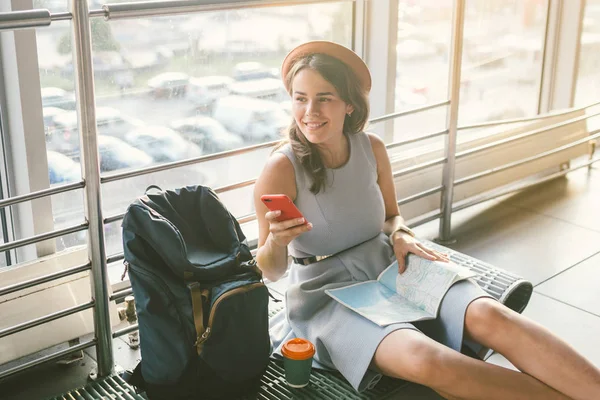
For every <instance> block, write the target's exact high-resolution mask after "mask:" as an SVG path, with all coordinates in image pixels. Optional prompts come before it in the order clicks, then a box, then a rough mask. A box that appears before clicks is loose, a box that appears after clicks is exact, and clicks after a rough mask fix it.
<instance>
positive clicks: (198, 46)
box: [37, 0, 353, 255]
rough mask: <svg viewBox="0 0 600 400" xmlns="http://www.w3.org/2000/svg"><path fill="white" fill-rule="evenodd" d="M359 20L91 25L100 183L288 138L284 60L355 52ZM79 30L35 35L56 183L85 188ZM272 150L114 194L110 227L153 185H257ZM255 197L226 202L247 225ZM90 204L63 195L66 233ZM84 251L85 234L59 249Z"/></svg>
mask: <svg viewBox="0 0 600 400" xmlns="http://www.w3.org/2000/svg"><path fill="white" fill-rule="evenodd" d="M38 3H44V1H42V0H39V1H38ZM50 3H53V2H50ZM92 3H94V2H92ZM42 6H43V4H42ZM91 8H92V9H93V8H94V5H93V4H92V6H91ZM352 9H353V6H352V3H349V2H340V3H335V2H334V3H323V4H311V5H298V6H290V7H278V8H273V7H268V8H258V9H250V10H245V9H244V10H232V11H220V12H205V13H196V14H186V15H181V16H180V15H178V16H165V17H155V18H143V19H142V18H140V19H132V20H126V21H121V20H116V21H110V22H107V21H105V20H104V19H102V18H93V19H92V20H91V24H92V25H91V30H92V41H93V46H92V47H93V63H94V73H95V88H96V106H97V109H96V118H97V125H98V134H99V137H98V144H99V151H100V168H101V170H102V173H103V174H112V173H118V172H122V171H125V170H130V169H134V168H143V167H148V166H152V165H157V164H162V163H168V162H173V161H178V160H182V159H186V158H190V157H196V156H200V155H206V154H211V153H215V152H221V151H225V150H231V149H235V148H240V147H244V146H248V145H251V144H256V143H261V142H265V141H271V140H274V139H278V138H280V137H281V133H280V132H281V130H282V129H283V128H285V127H286V126H287V125H288V124H289V122H290V118H291V116H290V112H291V110H290V109H291V107H290V106H291V103H290V101H289V99H288V95H287V93H286V92H285V90H284V88H283V84H282V83H281V79H280V76H279V66H280V64H281V62H282V60H283V58H284V57H285V55H286V54H287V53H288V52H289V50H291V49H292V48H293V47H294V46H295V45H297V44H300V43H302V42H305V41H308V40H323V39H324V40H332V41H336V42H338V43H341V44H343V45H345V46H348V47H350V46H351V44H352ZM69 24H70V23H69V22H68V21H67V22H54V23H52V26H51V27H50V28H40V29H38V30H37V42H38V57H39V63H40V79H41V86H42V88H41V90H42V101H43V114H44V121H45V131H46V147H47V153H48V161H49V166H50V180H51V184H58V183H64V182H68V181H73V180H78V179H80V173H79V169H80V167H79V161H80V150H79V133H78V121H77V116H76V112H75V104H74V91H73V90H74V80H73V65H72V56H71V30H70V25H69ZM269 151H270V150H262V151H256V152H253V153H250V154H245V155H241V156H236V157H233V158H229V159H220V160H214V161H211V162H207V163H202V164H199V165H195V166H189V167H182V168H177V169H172V170H168V171H163V172H158V173H153V174H150V175H145V176H140V177H136V178H129V179H125V180H118V181H113V182H109V183H105V184H103V186H102V195H103V212H104V216H105V217H110V216H113V215H116V214H120V213H123V212H124V211H125V209H126V207H127V205H128V204H129V203H130V202H131V201H132V200H133V199H135V198H136V197H137V196H139V195H140V194H142V193H143V192H144V189H145V188H146V187H147V186H148V185H150V184H156V185H159V186H161V187H163V188H173V187H177V186H183V185H189V184H203V185H209V186H211V187H215V188H216V187H220V186H224V185H227V184H231V183H235V182H239V181H243V180H247V179H252V178H255V177H256V176H257V175H258V173H259V172H260V170H261V169H262V167H263V165H264V161H265V160H266V159H267V157H268V154H269ZM53 171H56V172H53ZM251 191H252V188H251V187H247V188H244V189H240V190H237V191H235V192H233V193H226V194H223V195H222V196H221V197H222V199H223V200H224V201H225V203H226V205H227V207H228V208H229V209H230V211H232V213H233V214H234V215H236V216H238V217H239V216H243V215H247V214H250V213H252V212H253V204H252V196H251ZM81 194H82V193H81V191H77V192H75V194H74V193H73V192H70V193H66V194H62V195H57V196H53V199H52V200H53V213H54V220H55V227H56V228H60V227H62V226H67V225H72V224H73V223H74V221H80V220H81V219H82V218H83V202H82V196H81ZM120 225H121V222H120V221H117V222H114V223H111V224H107V225H106V242H107V254H109V255H110V254H115V253H118V252H120V251H122V247H121V228H120ZM84 242H85V234H73V235H70V237H68V238H61V239H60V240H59V242H58V243H59V246H58V247H59V249H60V248H65V247H69V246H73V245H76V244H83V243H84Z"/></svg>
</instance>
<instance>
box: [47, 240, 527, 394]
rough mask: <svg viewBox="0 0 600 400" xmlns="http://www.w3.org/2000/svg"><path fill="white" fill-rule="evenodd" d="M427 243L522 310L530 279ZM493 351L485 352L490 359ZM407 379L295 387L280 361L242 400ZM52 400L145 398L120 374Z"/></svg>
mask: <svg viewBox="0 0 600 400" xmlns="http://www.w3.org/2000/svg"><path fill="white" fill-rule="evenodd" d="M423 242H425V243H427V244H428V246H431V247H433V248H435V249H437V250H440V251H443V252H446V253H447V254H448V255H449V256H450V259H451V260H452V261H454V262H455V263H457V264H459V265H463V266H465V267H468V268H470V269H471V270H473V271H475V272H477V274H478V275H477V277H475V278H474V279H475V281H476V282H477V283H478V284H479V285H480V286H481V287H482V288H483V289H484V290H485V291H486V292H487V293H489V294H490V295H491V296H493V297H494V298H496V299H497V300H499V301H500V302H502V303H504V304H505V305H506V306H507V307H509V308H511V309H512V310H514V311H517V312H522V311H523V310H524V309H525V307H526V306H527V303H528V302H529V299H530V298H531V294H532V292H533V285H532V284H531V282H528V281H526V280H525V279H523V278H521V277H519V276H517V275H515V274H512V273H510V272H508V271H505V270H503V269H500V268H496V267H494V266H493V265H490V264H488V263H485V262H483V261H480V260H477V259H475V258H473V257H470V256H467V255H465V254H462V253H459V252H457V251H454V250H452V249H449V248H446V247H444V246H440V245H438V244H436V243H434V242H431V241H426V240H423ZM282 308H283V306H281V305H278V304H274V303H271V310H270V316H273V315H275V313H277V312H279V311H280V310H281V309H282ZM490 354H491V352H490V353H488V354H486V356H485V358H487V357H488V356H489V355H490ZM406 385H407V382H405V381H402V380H398V379H392V378H388V377H384V378H383V379H382V380H381V381H380V382H379V383H378V384H377V386H376V387H375V388H374V389H371V390H368V391H366V392H363V393H360V394H359V393H356V391H355V390H354V389H353V388H352V387H351V386H350V384H349V383H348V382H346V380H345V379H344V378H343V377H342V376H341V375H340V374H339V373H337V372H326V371H320V370H313V373H312V375H311V378H310V383H309V385H308V386H307V387H305V388H302V389H293V388H291V387H289V386H288V385H286V383H285V378H284V373H283V366H282V364H281V363H280V362H278V361H271V363H270V364H269V366H268V368H267V371H266V372H265V374H264V376H263V378H262V381H261V387H260V389H259V391H258V393H257V394H253V395H252V396H248V397H246V398H244V399H243V400H254V399H260V400H266V399H269V400H274V399H278V400H279V399H286V400H287V399H315V400H316V399H330V400H337V399H342V398H343V399H350V400H375V399H386V398H389V397H390V396H392V395H394V394H396V393H400V392H401V391H402V389H403V388H404V387H405V386H406ZM50 399H51V400H73V399H77V400H80V399H81V400H100V399H119V400H138V399H145V397H144V396H143V395H140V394H136V393H135V390H134V389H133V387H131V386H130V385H128V384H127V383H126V382H125V381H124V380H123V379H121V377H119V376H116V375H114V376H109V377H107V378H103V379H100V380H98V381H96V382H93V383H90V384H88V385H86V386H85V387H82V388H78V389H74V390H71V391H69V392H68V393H65V394H62V395H60V396H55V397H51V398H50Z"/></svg>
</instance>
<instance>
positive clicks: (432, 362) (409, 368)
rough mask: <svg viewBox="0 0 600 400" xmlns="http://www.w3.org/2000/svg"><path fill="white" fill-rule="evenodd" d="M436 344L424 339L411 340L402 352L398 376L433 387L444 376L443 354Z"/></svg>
mask: <svg viewBox="0 0 600 400" xmlns="http://www.w3.org/2000/svg"><path fill="white" fill-rule="evenodd" d="M438 347H439V346H438V345H437V343H435V342H434V341H432V340H431V339H429V338H426V337H417V338H412V339H411V340H410V341H409V342H408V343H406V346H404V349H403V350H404V351H403V352H402V354H399V358H401V359H402V362H401V363H399V364H400V371H398V372H399V374H398V375H400V377H401V378H403V379H406V380H408V381H411V382H416V383H419V384H422V385H426V386H433V387H435V386H436V384H437V382H438V381H439V380H440V379H441V377H443V376H444V373H443V369H444V362H443V352H442V351H441V349H439V348H438Z"/></svg>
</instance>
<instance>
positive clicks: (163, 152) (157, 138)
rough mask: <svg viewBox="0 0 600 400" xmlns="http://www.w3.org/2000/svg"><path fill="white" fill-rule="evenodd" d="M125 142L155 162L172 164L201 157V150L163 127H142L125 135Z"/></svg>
mask: <svg viewBox="0 0 600 400" xmlns="http://www.w3.org/2000/svg"><path fill="white" fill-rule="evenodd" d="M125 141H127V143H129V144H130V145H132V146H134V147H135V148H137V149H140V150H142V151H143V152H144V153H146V154H148V155H150V156H151V157H152V159H153V160H154V161H155V162H172V161H179V160H185V159H186V158H192V157H198V156H201V155H202V150H201V149H200V148H199V147H198V146H197V145H195V144H193V143H190V142H188V141H187V140H185V139H184V138H183V137H182V136H181V135H180V134H179V133H177V132H175V131H174V130H172V129H169V128H167V127H165V126H144V127H140V128H136V129H134V130H132V131H131V132H129V133H127V135H125Z"/></svg>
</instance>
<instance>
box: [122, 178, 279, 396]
mask: <svg viewBox="0 0 600 400" xmlns="http://www.w3.org/2000/svg"><path fill="white" fill-rule="evenodd" d="M122 227H123V248H124V252H125V265H126V268H127V269H128V272H129V278H130V281H131V286H132V288H133V294H134V297H135V305H136V309H137V317H138V323H139V333H140V347H141V355H142V361H141V362H140V364H139V365H138V367H137V368H136V371H135V372H134V374H133V377H132V380H131V383H132V384H134V385H136V386H138V387H140V388H142V389H143V390H145V391H146V393H147V395H148V397H149V398H150V399H206V398H226V399H232V398H234V397H237V396H239V395H240V394H243V393H247V392H249V391H252V390H254V389H256V388H257V387H258V385H259V382H260V378H261V376H262V374H263V372H264V371H265V369H266V366H267V364H268V362H269V354H270V340H269V332H268V309H267V307H268V296H269V295H268V290H267V288H266V287H265V285H264V283H263V282H262V279H261V274H260V271H259V270H258V268H257V267H256V264H255V262H254V260H253V258H252V255H251V253H250V250H249V249H248V246H247V244H246V238H245V236H244V234H243V233H242V231H241V229H240V226H239V224H238V222H237V220H236V219H235V218H234V217H233V216H232V215H231V214H230V213H229V211H227V209H226V208H225V206H224V205H223V204H222V203H221V201H220V200H219V198H218V197H217V195H216V193H215V192H214V191H212V190H211V189H210V188H208V187H203V186H189V187H185V188H181V189H177V190H172V191H171V190H166V191H161V192H160V193H157V194H147V195H144V196H142V197H140V198H138V199H137V200H135V201H134V202H133V203H132V204H131V205H130V206H129V208H128V209H127V213H126V214H125V217H124V219H123V225H122Z"/></svg>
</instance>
